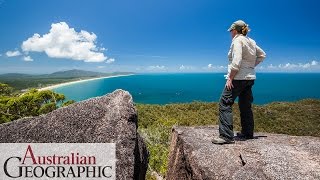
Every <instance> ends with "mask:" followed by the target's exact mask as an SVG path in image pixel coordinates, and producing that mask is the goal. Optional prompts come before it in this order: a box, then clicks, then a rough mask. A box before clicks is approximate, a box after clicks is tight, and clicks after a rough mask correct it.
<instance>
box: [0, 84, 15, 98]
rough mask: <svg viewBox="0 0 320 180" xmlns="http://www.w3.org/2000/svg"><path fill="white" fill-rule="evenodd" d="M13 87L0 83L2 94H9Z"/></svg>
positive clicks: (0, 94)
mask: <svg viewBox="0 0 320 180" xmlns="http://www.w3.org/2000/svg"><path fill="white" fill-rule="evenodd" d="M12 91H13V88H12V87H10V86H9V85H8V84H2V83H0V96H8V95H10V94H11V93H12Z"/></svg>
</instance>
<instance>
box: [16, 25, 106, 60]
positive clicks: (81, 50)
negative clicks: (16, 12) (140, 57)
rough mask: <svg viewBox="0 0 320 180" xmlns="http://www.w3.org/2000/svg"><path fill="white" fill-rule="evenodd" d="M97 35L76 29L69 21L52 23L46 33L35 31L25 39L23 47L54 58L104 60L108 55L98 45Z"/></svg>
mask: <svg viewBox="0 0 320 180" xmlns="http://www.w3.org/2000/svg"><path fill="white" fill-rule="evenodd" d="M96 39H97V36H96V35H95V34H94V33H89V32H87V31H84V30H81V31H80V32H77V31H75V29H74V28H70V27H69V26H68V24H67V23H65V22H60V23H55V24H54V23H53V24H51V29H50V32H49V33H47V34H44V35H42V36H41V35H40V34H37V33H35V34H34V35H33V36H32V37H30V38H28V39H27V40H26V41H23V43H22V45H21V48H22V50H23V51H24V52H26V53H28V52H30V51H33V52H45V53H46V54H47V55H48V56H49V57H52V58H66V59H72V60H83V61H85V62H102V61H105V60H106V59H107V57H106V56H105V55H104V54H103V53H102V52H99V50H105V48H103V47H97V46H96Z"/></svg>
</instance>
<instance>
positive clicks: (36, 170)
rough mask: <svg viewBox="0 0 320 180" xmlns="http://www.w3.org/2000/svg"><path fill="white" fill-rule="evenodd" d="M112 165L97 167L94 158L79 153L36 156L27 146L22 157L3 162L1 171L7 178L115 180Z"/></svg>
mask: <svg viewBox="0 0 320 180" xmlns="http://www.w3.org/2000/svg"><path fill="white" fill-rule="evenodd" d="M114 168H115V167H113V166H112V165H102V166H101V165H97V158H96V156H84V155H80V153H79V152H71V153H70V154H68V155H56V154H53V155H49V156H37V155H36V153H35V151H34V150H33V149H32V146H31V145H28V147H27V149H26V151H25V154H24V156H23V157H19V156H12V157H9V158H8V159H6V160H5V161H4V164H3V170H4V173H5V175H6V176H7V177H9V178H23V179H26V178H30V179H31V178H115V177H113V176H112V170H113V169H114Z"/></svg>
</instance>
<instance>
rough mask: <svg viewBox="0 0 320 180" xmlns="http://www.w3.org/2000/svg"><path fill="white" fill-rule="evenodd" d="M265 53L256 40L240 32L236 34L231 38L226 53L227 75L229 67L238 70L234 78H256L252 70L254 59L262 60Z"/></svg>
mask: <svg viewBox="0 0 320 180" xmlns="http://www.w3.org/2000/svg"><path fill="white" fill-rule="evenodd" d="M265 57H266V53H265V52H264V51H263V50H262V49H261V48H260V47H259V46H258V45H257V44H256V42H255V41H254V40H253V39H251V38H249V37H247V36H244V35H242V34H237V35H236V36H235V37H234V38H233V39H232V43H231V46H230V50H229V53H228V58H229V65H228V75H227V76H229V73H230V72H231V69H234V70H238V72H237V74H236V75H235V77H234V79H235V80H253V79H256V72H255V70H254V68H255V66H256V61H259V62H262V61H263V60H264V59H265Z"/></svg>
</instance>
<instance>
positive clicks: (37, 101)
mask: <svg viewBox="0 0 320 180" xmlns="http://www.w3.org/2000/svg"><path fill="white" fill-rule="evenodd" d="M13 90H14V89H13V88H12V87H10V86H9V85H7V84H2V83H0V123H5V122H10V121H13V120H16V119H19V118H23V117H30V116H39V115H41V114H46V113H48V112H51V111H53V110H55V109H57V108H59V107H61V106H66V105H69V104H72V103H74V101H67V102H64V100H65V96H64V95H63V94H58V93H55V92H53V91H50V90H45V91H38V90H36V89H30V90H29V91H28V92H26V93H23V94H18V93H12V92H13Z"/></svg>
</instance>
